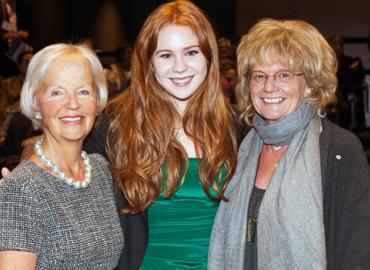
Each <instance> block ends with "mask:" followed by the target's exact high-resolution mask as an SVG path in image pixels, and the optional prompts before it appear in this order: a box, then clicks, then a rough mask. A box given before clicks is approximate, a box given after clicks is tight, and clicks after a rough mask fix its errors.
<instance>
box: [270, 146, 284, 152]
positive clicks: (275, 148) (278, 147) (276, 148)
mask: <svg viewBox="0 0 370 270" xmlns="http://www.w3.org/2000/svg"><path fill="white" fill-rule="evenodd" d="M281 147H282V146H281V145H273V146H272V148H273V149H274V150H275V151H278V150H280V149H281Z"/></svg>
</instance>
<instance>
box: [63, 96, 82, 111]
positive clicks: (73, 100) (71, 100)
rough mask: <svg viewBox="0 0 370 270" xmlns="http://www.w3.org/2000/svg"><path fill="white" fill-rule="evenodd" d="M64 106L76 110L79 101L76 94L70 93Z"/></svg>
mask: <svg viewBox="0 0 370 270" xmlns="http://www.w3.org/2000/svg"><path fill="white" fill-rule="evenodd" d="M66 107H67V108H68V109H72V110H76V109H78V108H79V107H80V101H79V100H78V97H77V95H76V94H70V95H68V97H67V101H66Z"/></svg>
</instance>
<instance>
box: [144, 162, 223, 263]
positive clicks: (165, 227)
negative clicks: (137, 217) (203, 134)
mask: <svg viewBox="0 0 370 270" xmlns="http://www.w3.org/2000/svg"><path fill="white" fill-rule="evenodd" d="M198 162H199V160H198V159H196V158H189V169H188V174H187V176H186V179H185V181H184V184H183V185H182V186H181V187H180V189H179V190H178V191H177V192H176V193H175V194H174V195H173V196H172V197H171V198H163V196H160V197H159V198H158V199H157V200H156V201H155V202H154V203H153V204H152V205H151V206H150V207H149V210H148V222H149V242H148V248H147V251H146V254H145V257H144V261H143V265H142V267H141V269H142V270H149V269H150V270H156V269H158V270H169V269H171V270H172V269H179V270H181V269H193V270H200V269H202V270H203V269H207V255H208V245H209V238H210V235H211V230H212V226H213V220H214V218H215V215H216V211H217V208H218V204H219V202H218V201H214V200H211V199H210V198H208V197H207V195H206V194H205V192H204V191H203V188H202V186H201V184H200V177H199V171H198ZM222 175H223V176H224V175H226V169H225V168H223V171H222ZM211 194H212V195H215V194H216V192H215V191H214V190H212V191H211Z"/></svg>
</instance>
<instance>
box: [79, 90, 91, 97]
mask: <svg viewBox="0 0 370 270" xmlns="http://www.w3.org/2000/svg"><path fill="white" fill-rule="evenodd" d="M78 94H79V95H83V96H88V95H90V94H91V90H89V89H80V90H78Z"/></svg>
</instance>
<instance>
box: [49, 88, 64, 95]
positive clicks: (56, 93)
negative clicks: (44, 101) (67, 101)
mask: <svg viewBox="0 0 370 270" xmlns="http://www.w3.org/2000/svg"><path fill="white" fill-rule="evenodd" d="M63 94H64V92H63V91H62V90H60V89H53V90H51V91H50V96H52V97H55V96H61V95H63Z"/></svg>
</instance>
